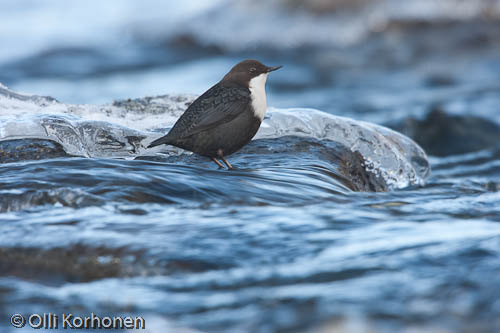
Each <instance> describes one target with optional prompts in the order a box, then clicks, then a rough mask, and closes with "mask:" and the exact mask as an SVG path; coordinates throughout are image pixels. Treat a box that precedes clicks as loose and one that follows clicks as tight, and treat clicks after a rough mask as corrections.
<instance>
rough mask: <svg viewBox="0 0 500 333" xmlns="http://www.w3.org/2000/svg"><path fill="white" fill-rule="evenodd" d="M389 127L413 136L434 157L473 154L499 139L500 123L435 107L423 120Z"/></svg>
mask: <svg viewBox="0 0 500 333" xmlns="http://www.w3.org/2000/svg"><path fill="white" fill-rule="evenodd" d="M387 126H388V127H391V128H393V129H395V130H397V131H399V132H401V133H403V134H405V135H407V136H409V137H411V138H412V139H414V140H415V141H416V142H417V143H418V144H419V145H421V146H422V148H424V150H425V151H426V152H427V153H428V154H431V155H435V156H449V155H457V154H465V153H470V152H474V151H478V150H482V149H487V148H490V147H494V146H496V145H498V143H499V142H500V126H499V125H498V124H496V123H494V122H492V121H489V120H488V119H485V118H481V117H476V116H471V115H451V114H449V113H447V112H445V111H444V110H443V109H441V107H439V106H434V107H433V108H432V109H431V110H430V112H429V113H428V114H427V115H426V117H425V118H424V119H423V120H419V119H415V118H407V119H405V120H404V121H403V122H401V123H398V124H387Z"/></svg>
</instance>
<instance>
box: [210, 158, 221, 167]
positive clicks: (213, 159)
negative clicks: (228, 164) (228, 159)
mask: <svg viewBox="0 0 500 333" xmlns="http://www.w3.org/2000/svg"><path fill="white" fill-rule="evenodd" d="M212 161H214V162H215V163H216V164H217V165H218V166H219V167H220V168H222V169H224V166H223V165H222V163H221V162H219V161H218V160H217V159H216V158H215V157H212Z"/></svg>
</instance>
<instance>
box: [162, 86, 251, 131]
mask: <svg viewBox="0 0 500 333" xmlns="http://www.w3.org/2000/svg"><path fill="white" fill-rule="evenodd" d="M250 103H251V100H250V90H248V88H245V87H227V86H226V87H223V86H221V85H220V84H216V85H215V86H213V87H212V88H210V89H209V90H207V91H206V92H205V93H204V94H203V95H201V96H200V97H198V98H197V99H196V100H195V101H194V102H193V103H192V104H191V105H190V106H189V107H188V108H187V110H186V111H185V112H184V114H183V115H182V116H181V117H180V118H179V119H178V120H177V122H176V123H175V125H174V127H172V129H171V130H170V132H169V133H168V136H169V137H170V138H172V139H180V138H185V137H188V136H191V135H193V134H196V133H198V132H201V131H205V130H207V129H210V128H214V127H216V126H218V125H220V124H223V123H226V122H228V121H231V120H233V119H234V118H236V116H238V115H239V114H241V113H242V112H244V111H245V110H246V108H247V107H248V106H249V105H250Z"/></svg>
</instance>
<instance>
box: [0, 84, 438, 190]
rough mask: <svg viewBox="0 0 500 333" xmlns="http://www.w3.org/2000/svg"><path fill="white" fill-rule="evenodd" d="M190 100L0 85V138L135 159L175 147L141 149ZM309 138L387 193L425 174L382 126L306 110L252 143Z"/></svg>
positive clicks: (417, 154)
mask: <svg viewBox="0 0 500 333" xmlns="http://www.w3.org/2000/svg"><path fill="white" fill-rule="evenodd" d="M193 100H194V96H190V95H165V96H157V97H145V98H139V99H134V100H126V101H117V102H114V103H112V104H106V105H100V106H97V105H70V104H64V103H60V102H58V101H56V100H55V99H53V98H51V97H42V96H36V95H26V94H20V93H16V92H13V91H11V90H9V89H8V88H6V87H5V86H2V85H0V140H10V139H22V138H30V139H32V138H39V139H50V140H54V141H56V142H58V143H60V144H61V145H62V146H63V147H64V150H65V151H66V152H67V153H68V154H71V155H78V156H87V157H109V158H135V157H137V156H140V155H146V154H153V153H155V152H158V151H162V152H175V153H179V152H182V150H179V149H177V148H175V147H170V146H162V147H155V148H154V149H146V148H145V147H146V146H147V145H148V144H149V143H150V142H151V141H153V140H154V139H156V138H158V137H160V136H162V135H163V134H165V133H166V132H167V131H168V129H169V128H170V127H171V126H172V125H173V124H174V123H175V121H176V119H177V118H178V117H179V116H180V115H181V114H182V112H183V111H184V110H185V109H186V108H187V106H188V105H189V104H190V103H191V102H192V101H193ZM283 136H299V137H300V136H302V137H313V138H316V139H319V140H331V141H336V142H339V143H341V144H343V145H345V146H346V147H348V148H350V150H352V151H353V152H356V151H358V152H359V153H361V155H362V156H363V158H364V160H365V162H366V165H365V167H366V168H367V169H368V171H371V172H373V173H375V174H376V175H379V176H381V177H383V179H384V180H385V181H386V183H387V184H388V185H389V186H390V187H392V188H402V187H406V186H409V185H414V184H423V183H424V181H425V178H426V177H427V176H428V174H429V163H428V160H427V156H426V154H425V152H424V151H423V150H422V149H421V148H420V147H419V146H418V145H417V144H416V143H415V142H413V141H412V140H411V139H409V138H408V137H406V136H404V135H402V134H400V133H397V132H394V131H392V130H390V129H388V128H385V127H382V126H379V125H375V124H371V123H366V122H362V121H357V120H353V119H349V118H345V117H339V116H334V115H331V114H328V113H325V112H321V111H318V110H313V109H286V110H284V109H275V108H270V109H269V110H268V113H267V117H266V118H265V119H264V122H263V123H262V125H261V128H260V130H259V132H258V133H257V135H256V137H255V139H264V138H265V139H271V138H279V137H283Z"/></svg>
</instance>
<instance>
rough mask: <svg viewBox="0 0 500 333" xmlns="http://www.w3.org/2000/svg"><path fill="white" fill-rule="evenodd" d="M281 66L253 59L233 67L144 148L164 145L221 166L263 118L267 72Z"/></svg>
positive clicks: (257, 127) (250, 136)
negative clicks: (168, 128)
mask: <svg viewBox="0 0 500 333" xmlns="http://www.w3.org/2000/svg"><path fill="white" fill-rule="evenodd" d="M279 68H281V66H278V67H268V66H265V65H263V64H262V63H260V62H258V61H257V60H245V61H242V62H240V63H238V64H237V65H236V66H234V67H233V68H232V69H231V71H230V72H229V73H227V74H226V75H225V76H224V78H223V79H222V80H221V81H220V82H218V83H217V84H215V85H214V86H213V87H211V88H210V89H208V90H207V91H206V92H205V93H204V94H203V95H201V96H200V97H198V98H197V99H196V100H195V101H194V102H193V103H192V104H191V105H190V106H189V107H188V108H187V110H186V111H185V112H184V114H183V115H182V116H181V117H180V118H179V119H178V120H177V122H176V123H175V124H174V126H173V127H172V129H171V130H170V132H169V133H168V134H167V135H165V136H163V137H161V138H159V139H157V140H155V141H153V142H151V144H150V145H149V146H148V148H151V147H155V146H158V145H161V144H168V145H172V146H176V147H179V148H183V149H186V150H189V151H192V152H194V153H196V154H199V155H203V156H207V157H210V158H211V159H212V160H213V161H214V162H215V163H217V165H219V166H220V167H223V166H222V164H221V163H220V162H219V161H218V159H219V158H220V159H222V160H223V161H224V163H225V164H226V165H227V167H228V168H229V169H231V168H232V166H231V164H230V163H229V162H228V161H227V160H226V159H225V156H228V155H230V154H232V153H234V152H236V151H238V150H239V149H241V148H242V147H243V146H244V145H246V144H247V143H248V142H250V140H251V139H252V138H253V137H254V135H255V134H256V133H257V130H258V129H259V127H260V124H261V122H262V119H263V118H264V114H265V109H266V107H267V105H266V96H265V82H266V77H267V74H268V73H269V72H271V71H274V70H277V69H279Z"/></svg>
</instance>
